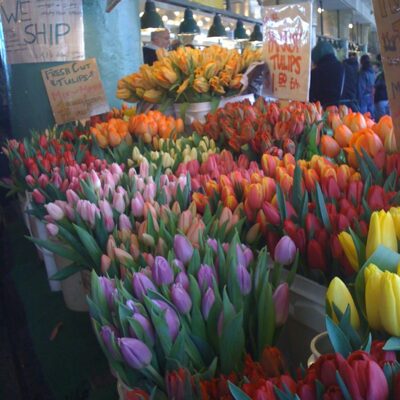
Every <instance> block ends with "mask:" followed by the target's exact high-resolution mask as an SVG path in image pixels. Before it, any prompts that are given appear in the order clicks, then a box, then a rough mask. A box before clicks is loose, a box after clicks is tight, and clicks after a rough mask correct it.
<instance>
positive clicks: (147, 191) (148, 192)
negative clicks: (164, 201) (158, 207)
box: [143, 182, 157, 201]
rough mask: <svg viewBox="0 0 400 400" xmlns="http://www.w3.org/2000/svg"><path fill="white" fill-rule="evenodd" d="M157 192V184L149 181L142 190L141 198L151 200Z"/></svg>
mask: <svg viewBox="0 0 400 400" xmlns="http://www.w3.org/2000/svg"><path fill="white" fill-rule="evenodd" d="M156 193H157V186H156V184H155V183H154V182H150V183H148V184H147V185H146V187H145V188H144V191H143V199H144V201H152V200H154V198H155V196H156Z"/></svg>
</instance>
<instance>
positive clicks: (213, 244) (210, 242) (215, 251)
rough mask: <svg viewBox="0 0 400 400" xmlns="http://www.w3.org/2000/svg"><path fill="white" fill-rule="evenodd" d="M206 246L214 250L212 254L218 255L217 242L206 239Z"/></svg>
mask: <svg viewBox="0 0 400 400" xmlns="http://www.w3.org/2000/svg"><path fill="white" fill-rule="evenodd" d="M207 244H208V245H209V246H210V247H211V248H212V249H213V250H214V253H218V242H217V240H216V239H207Z"/></svg>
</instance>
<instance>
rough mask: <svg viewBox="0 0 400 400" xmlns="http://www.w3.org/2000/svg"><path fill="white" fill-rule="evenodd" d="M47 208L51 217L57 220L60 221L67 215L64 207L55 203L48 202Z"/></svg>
mask: <svg viewBox="0 0 400 400" xmlns="http://www.w3.org/2000/svg"><path fill="white" fill-rule="evenodd" d="M45 208H46V210H47V213H48V214H49V215H50V217H51V218H53V219H54V220H55V221H60V220H61V219H63V218H64V216H65V214H64V211H63V210H62V208H61V207H59V206H58V205H56V204H54V203H49V204H46V205H45Z"/></svg>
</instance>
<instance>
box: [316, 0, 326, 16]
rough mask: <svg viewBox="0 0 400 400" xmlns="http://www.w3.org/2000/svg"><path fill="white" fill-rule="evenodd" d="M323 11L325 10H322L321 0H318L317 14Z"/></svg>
mask: <svg viewBox="0 0 400 400" xmlns="http://www.w3.org/2000/svg"><path fill="white" fill-rule="evenodd" d="M324 11H325V10H324V6H323V5H322V0H320V2H319V6H318V8H317V13H318V14H322V13H323V12H324Z"/></svg>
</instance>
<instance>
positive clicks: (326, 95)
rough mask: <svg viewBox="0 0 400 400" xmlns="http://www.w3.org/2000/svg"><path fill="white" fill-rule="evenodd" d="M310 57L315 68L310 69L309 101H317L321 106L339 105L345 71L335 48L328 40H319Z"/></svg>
mask: <svg viewBox="0 0 400 400" xmlns="http://www.w3.org/2000/svg"><path fill="white" fill-rule="evenodd" d="M311 59H312V61H313V63H314V65H315V68H314V69H313V70H312V71H311V84H310V101H319V102H321V104H322V106H323V107H328V106H332V105H339V104H340V99H341V97H342V93H343V88H344V80H345V73H344V67H343V65H342V64H341V63H340V61H339V60H338V59H337V58H336V52H335V49H334V48H333V46H332V45H331V44H330V43H329V42H326V41H320V42H318V44H317V45H316V46H315V47H314V48H313V50H312V52H311Z"/></svg>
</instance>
